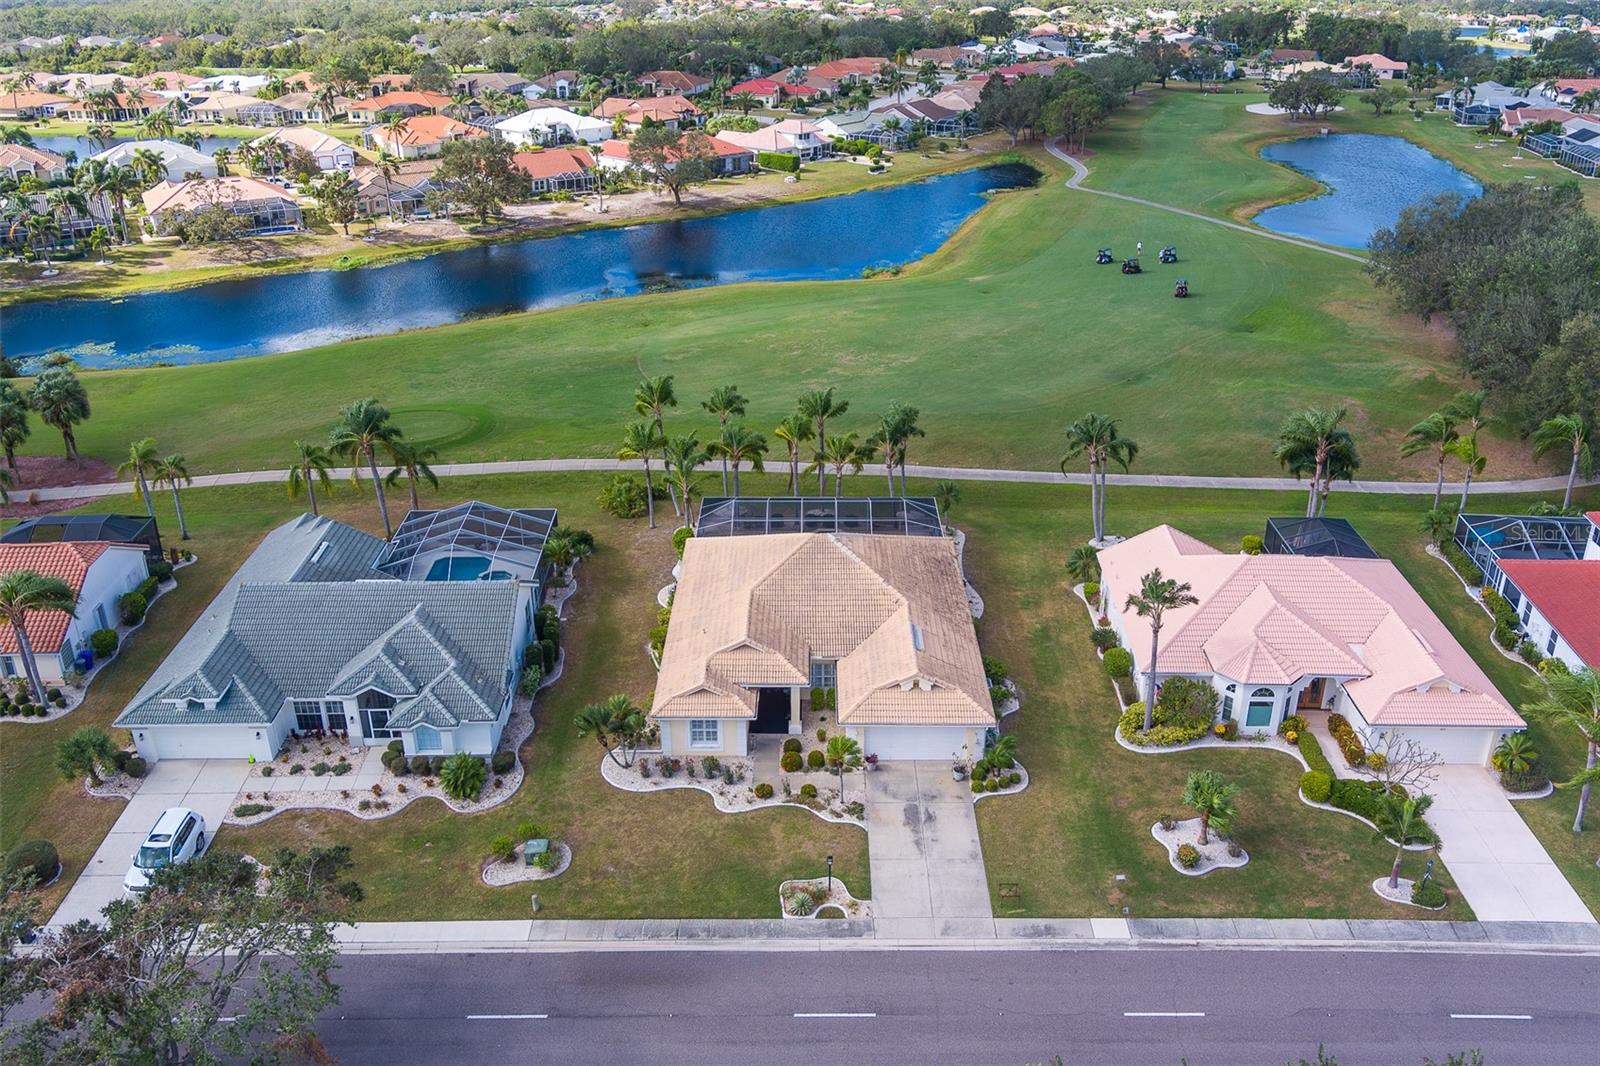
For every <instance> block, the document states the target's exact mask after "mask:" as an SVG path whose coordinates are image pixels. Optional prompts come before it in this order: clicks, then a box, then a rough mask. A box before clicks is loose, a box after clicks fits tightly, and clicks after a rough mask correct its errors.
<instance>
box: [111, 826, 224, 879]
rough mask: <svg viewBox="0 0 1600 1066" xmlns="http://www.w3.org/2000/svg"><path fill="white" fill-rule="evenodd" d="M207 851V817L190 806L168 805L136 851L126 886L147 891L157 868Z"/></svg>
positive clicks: (186, 860) (172, 864) (174, 864)
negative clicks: (201, 815) (151, 876)
mask: <svg viewBox="0 0 1600 1066" xmlns="http://www.w3.org/2000/svg"><path fill="white" fill-rule="evenodd" d="M205 850H206V820H205V819H204V818H202V817H200V815H198V814H196V813H195V812H194V811H191V810H190V809H189V808H187V807H168V808H167V809H166V810H164V811H162V812H161V817H160V818H157V819H156V824H155V825H154V826H152V827H151V829H150V835H149V836H147V837H145V839H144V843H143V844H141V845H139V850H138V851H136V852H134V853H133V865H132V866H131V867H129V868H128V876H127V877H125V878H123V879H122V887H123V888H126V889H127V890H128V891H129V892H143V891H144V890H145V889H147V888H149V887H150V875H151V874H152V873H154V872H155V871H156V870H159V869H161V868H162V867H163V866H176V865H177V864H178V863H180V862H188V861H189V860H190V859H192V858H194V857H195V856H197V855H199V854H200V853H201V852H203V851H205Z"/></svg>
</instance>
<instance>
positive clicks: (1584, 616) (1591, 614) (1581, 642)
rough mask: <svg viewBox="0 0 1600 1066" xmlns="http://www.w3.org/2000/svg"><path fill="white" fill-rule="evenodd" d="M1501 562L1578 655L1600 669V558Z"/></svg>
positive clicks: (1504, 560)
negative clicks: (1596, 608)
mask: <svg viewBox="0 0 1600 1066" xmlns="http://www.w3.org/2000/svg"><path fill="white" fill-rule="evenodd" d="M1498 565H1499V567H1500V569H1501V570H1503V571H1505V575H1506V576H1507V577H1509V578H1510V579H1511V580H1512V581H1513V582H1515V583H1516V586H1517V588H1519V589H1521V590H1522V594H1523V595H1524V596H1526V597H1528V599H1530V600H1532V601H1533V605H1534V606H1535V607H1537V608H1539V613H1540V614H1542V615H1544V617H1545V620H1546V621H1548V622H1549V623H1550V624H1551V625H1553V626H1555V627H1556V632H1557V633H1560V634H1561V636H1562V637H1563V638H1564V639H1565V640H1566V642H1567V643H1568V644H1570V645H1572V650H1573V651H1575V652H1577V653H1578V658H1580V659H1582V660H1583V661H1584V662H1586V663H1588V664H1589V665H1590V666H1594V667H1596V668H1600V611H1597V610H1595V604H1596V603H1597V602H1600V560H1595V559H1501V560H1499V562H1498Z"/></svg>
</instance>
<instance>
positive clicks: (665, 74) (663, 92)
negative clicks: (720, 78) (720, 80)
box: [639, 70, 711, 96]
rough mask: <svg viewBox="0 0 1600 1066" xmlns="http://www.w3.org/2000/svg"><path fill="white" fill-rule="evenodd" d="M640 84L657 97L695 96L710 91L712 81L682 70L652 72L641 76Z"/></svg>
mask: <svg viewBox="0 0 1600 1066" xmlns="http://www.w3.org/2000/svg"><path fill="white" fill-rule="evenodd" d="M639 84H640V85H641V86H642V87H643V88H646V89H649V90H650V91H651V92H652V93H654V94H655V95H657V96H694V95H695V94H697V93H703V92H706V91H707V90H709V89H710V88H711V79H710V78H707V77H706V76H705V75H704V74H686V73H684V72H683V71H681V70H652V71H651V72H650V73H648V74H643V75H640V77H639Z"/></svg>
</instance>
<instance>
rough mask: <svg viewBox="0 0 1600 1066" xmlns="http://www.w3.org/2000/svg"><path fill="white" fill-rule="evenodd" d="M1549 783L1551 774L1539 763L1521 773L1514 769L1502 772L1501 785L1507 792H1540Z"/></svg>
mask: <svg viewBox="0 0 1600 1066" xmlns="http://www.w3.org/2000/svg"><path fill="white" fill-rule="evenodd" d="M1549 783H1550V775H1549V774H1547V773H1545V771H1544V768H1543V767H1541V766H1539V765H1538V764H1537V763H1535V764H1534V765H1533V766H1530V767H1529V768H1528V769H1526V770H1524V771H1523V772H1521V773H1517V772H1515V771H1513V770H1503V771H1501V773H1500V787H1501V788H1504V789H1505V790H1506V791H1507V792H1538V791H1539V790H1541V789H1542V788H1544V787H1545V786H1546V785H1548V784H1549Z"/></svg>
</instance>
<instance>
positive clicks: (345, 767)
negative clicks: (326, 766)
mask: <svg viewBox="0 0 1600 1066" xmlns="http://www.w3.org/2000/svg"><path fill="white" fill-rule="evenodd" d="M350 770H351V766H350V764H349V763H347V762H336V763H334V764H333V776H334V777H343V776H344V775H345V774H347V773H349V772H350Z"/></svg>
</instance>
